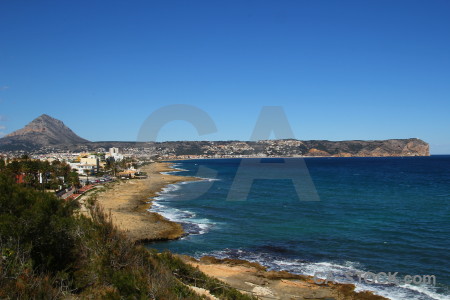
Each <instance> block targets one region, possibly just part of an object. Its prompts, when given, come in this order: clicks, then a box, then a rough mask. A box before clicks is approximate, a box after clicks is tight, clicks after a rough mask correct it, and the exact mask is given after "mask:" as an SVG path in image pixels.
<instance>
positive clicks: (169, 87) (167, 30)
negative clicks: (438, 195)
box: [0, 0, 450, 154]
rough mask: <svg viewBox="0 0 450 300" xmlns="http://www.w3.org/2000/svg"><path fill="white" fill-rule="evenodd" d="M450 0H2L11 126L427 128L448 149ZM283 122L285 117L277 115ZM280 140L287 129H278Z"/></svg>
mask: <svg viewBox="0 0 450 300" xmlns="http://www.w3.org/2000/svg"><path fill="white" fill-rule="evenodd" d="M449 15H450V1H446V0H445V1H439V0H435V1H414V0H407V1H403V0H396V1H390V0H389V1H387V0H377V1H375V0H367V1H359V0H358V1H345V0H344V1H337V0H336V1H331V0H328V1H325V0H318V1H312V0H311V1H300V0H296V1H285V0H284V1H263V0H260V1H243V0H242V1H233V0H228V1H212V0H208V1H195V0H191V1H173V0H167V1H95V0H94V1H93V0H89V1H22V0H16V1H0V135H4V134H8V133H10V132H13V131H14V130H17V129H19V128H21V127H23V126H24V125H26V124H27V123H28V122H30V121H31V120H33V119H34V118H36V117H38V116H39V115H41V114H48V115H50V116H52V117H54V118H57V119H60V120H62V121H63V122H64V123H65V124H66V125H67V126H69V127H70V128H71V129H72V130H73V131H74V132H76V133H77V134H78V135H80V136H81V137H83V138H86V139H89V140H92V141H110V140H122V141H133V140H136V139H137V136H138V133H139V130H140V128H141V126H142V125H143V124H144V122H145V120H146V119H147V118H148V117H149V116H150V115H151V114H152V113H154V112H155V111H157V110H159V109H161V108H164V107H165V106H167V105H173V104H187V105H191V106H193V107H196V108H198V109H200V110H202V111H204V112H205V113H206V114H207V115H208V116H209V117H210V118H211V119H212V120H213V122H214V123H215V125H216V128H217V130H216V132H214V133H209V134H204V135H199V134H198V132H197V130H196V129H195V127H194V126H193V125H192V124H190V123H189V122H187V121H183V120H178V121H177V120H176V121H172V122H169V123H168V124H167V125H165V126H163V127H162V129H161V130H160V131H159V134H158V138H157V140H160V141H163V140H249V139H250V137H251V135H252V132H253V131H254V128H255V125H256V123H257V119H258V116H259V114H260V112H261V110H262V109H263V107H265V106H280V107H281V108H282V109H283V110H284V112H285V114H286V117H287V120H288V122H289V124H290V127H291V128H292V132H293V133H294V136H295V138H298V139H304V140H308V139H327V140H349V139H351V140H352V139H363V140H373V139H389V138H413V137H416V138H421V139H423V140H425V141H426V142H428V143H430V145H431V152H432V153H434V154H450V130H449V129H450V117H449V116H448V114H449V113H450V18H449V17H448V16H449ZM274 122H276V120H274ZM272 137H275V136H274V135H272Z"/></svg>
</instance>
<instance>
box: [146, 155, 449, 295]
mask: <svg viewBox="0 0 450 300" xmlns="http://www.w3.org/2000/svg"><path fill="white" fill-rule="evenodd" d="M296 159H297V158H296ZM298 159H300V158H298ZM294 160H295V159H294ZM258 161H259V160H258ZM304 161H305V162H306V165H307V167H308V170H309V173H310V176H311V178H312V181H313V183H314V186H315V188H316V190H317V193H318V196H319V199H320V201H315V202H308V201H300V200H299V197H298V195H297V193H296V190H295V188H294V186H293V184H292V180H289V179H271V180H269V179H259V178H267V177H268V176H267V173H270V172H273V174H270V175H276V176H274V177H279V178H280V177H282V176H281V175H282V174H293V173H295V171H296V170H293V168H297V167H298V166H296V164H289V163H286V164H285V166H284V167H277V168H272V169H270V168H266V167H264V166H263V165H262V164H261V165H259V166H258V165H257V164H256V165H254V166H252V167H251V168H249V169H247V170H246V172H243V173H241V175H240V177H239V178H240V179H241V180H242V176H248V177H249V178H253V179H255V180H254V182H253V185H252V188H251V190H250V193H249V194H248V196H247V199H246V201H227V195H228V193H229V192H230V187H231V186H232V184H233V180H235V177H236V172H237V170H238V168H239V166H240V164H241V160H239V159H207V160H206V159H205V160H189V161H176V162H175V167H177V168H180V169H182V170H181V171H179V172H177V174H178V175H188V176H199V177H202V178H204V180H202V181H199V182H189V183H180V184H174V185H170V186H168V187H166V188H165V189H164V191H163V192H161V193H160V195H159V196H158V197H157V198H156V201H154V204H153V207H152V210H153V211H157V212H159V213H161V214H163V215H164V216H166V217H167V218H169V219H171V220H175V221H178V222H182V223H183V225H184V227H185V229H186V231H187V232H188V233H189V235H188V236H186V237H184V238H182V239H180V240H177V241H170V242H160V243H154V244H150V245H149V247H152V248H157V249H159V250H164V249H169V250H172V251H174V252H177V253H183V254H189V255H192V256H196V257H200V256H203V255H214V256H217V257H233V258H242V259H247V260H252V261H258V262H260V263H261V264H263V265H266V266H268V267H270V268H272V269H277V270H279V269H284V270H287V271H290V272H294V273H300V274H308V275H314V274H316V273H317V272H321V273H322V274H333V275H335V276H336V278H335V279H336V280H337V281H345V280H347V279H346V278H345V277H343V275H344V274H346V273H347V274H348V273H349V272H355V271H359V272H373V273H379V272H385V273H388V272H392V273H395V272H398V275H397V276H396V278H398V279H399V280H400V281H401V282H400V283H398V284H367V283H364V280H362V282H361V283H359V279H358V278H357V277H354V278H353V279H352V280H354V281H352V283H355V284H356V285H357V287H358V288H359V289H366V290H372V291H375V292H376V293H378V294H380V295H383V296H386V297H389V298H392V299H450V289H449V287H450V156H431V157H410V158H306V159H304ZM262 162H263V163H265V164H270V163H274V162H275V163H283V162H284V160H282V159H281V160H280V159H264V160H263V161H262ZM291 162H292V161H291ZM268 166H269V165H268ZM290 166H291V167H290ZM289 168H291V169H289ZM277 172H278V174H276V173H277ZM205 174H207V176H205ZM242 174H244V175H242ZM269 177H270V176H269ZM288 177H289V176H288ZM244 179H245V178H244ZM300 198H301V195H300ZM405 275H411V276H414V275H420V276H422V278H423V275H434V276H435V277H436V282H437V284H436V286H433V285H430V284H427V285H420V284H404V283H403V278H404V276H405ZM322 277H323V276H322ZM418 280H419V277H418ZM347 282H348V281H347Z"/></svg>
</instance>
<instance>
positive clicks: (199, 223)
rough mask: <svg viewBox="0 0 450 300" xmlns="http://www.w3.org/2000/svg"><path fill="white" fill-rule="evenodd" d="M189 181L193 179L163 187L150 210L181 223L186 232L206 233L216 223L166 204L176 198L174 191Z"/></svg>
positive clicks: (194, 233)
mask: <svg viewBox="0 0 450 300" xmlns="http://www.w3.org/2000/svg"><path fill="white" fill-rule="evenodd" d="M188 183H192V181H183V182H179V183H174V184H169V185H167V186H165V187H164V188H162V189H161V191H160V192H158V193H157V196H156V197H154V198H153V201H152V206H151V208H150V211H151V212H156V213H158V214H160V215H161V216H163V217H164V218H166V219H168V220H170V221H173V222H177V223H181V224H182V226H183V228H184V230H185V232H186V233H187V234H189V235H197V234H205V233H207V232H208V231H209V230H210V229H211V228H212V227H213V226H214V225H215V224H214V223H213V222H212V221H210V220H209V219H206V218H195V217H196V214H195V213H194V212H191V211H189V210H181V209H178V208H175V207H170V206H168V205H165V204H164V203H165V202H170V201H171V200H173V199H174V198H176V194H175V193H174V192H175V191H178V190H179V189H180V188H181V187H182V185H185V184H188Z"/></svg>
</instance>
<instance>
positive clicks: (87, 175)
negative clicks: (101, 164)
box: [83, 169, 91, 184]
mask: <svg viewBox="0 0 450 300" xmlns="http://www.w3.org/2000/svg"><path fill="white" fill-rule="evenodd" d="M83 173H84V174H85V175H86V177H87V179H86V184H88V183H89V174H90V173H91V170H88V169H84V170H83Z"/></svg>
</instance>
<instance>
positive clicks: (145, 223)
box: [97, 162, 199, 243]
mask: <svg viewBox="0 0 450 300" xmlns="http://www.w3.org/2000/svg"><path fill="white" fill-rule="evenodd" d="M170 165H172V163H169V162H155V163H152V164H150V165H147V166H144V167H142V168H141V170H142V171H143V172H147V175H148V178H146V179H132V180H122V181H118V182H116V183H115V184H114V185H113V186H112V187H110V188H106V189H105V190H103V191H102V192H100V194H99V195H98V197H97V203H98V204H99V205H100V206H101V207H102V208H103V210H104V212H105V213H107V214H110V215H111V218H112V221H113V223H114V225H116V226H117V227H118V228H119V229H120V230H121V231H123V232H125V234H126V235H127V236H128V237H129V238H130V239H131V240H132V241H133V242H135V243H145V242H150V241H162V240H173V239H178V238H180V237H183V236H184V235H185V232H184V230H183V228H182V226H181V225H180V224H179V223H176V222H173V221H170V220H168V219H166V218H164V217H163V216H162V215H160V214H158V213H156V212H151V211H149V209H150V208H151V206H152V202H153V201H154V199H153V198H154V197H156V196H157V195H158V193H159V192H161V191H162V189H163V188H164V187H166V186H168V185H170V184H175V183H179V182H186V181H197V180H199V178H196V177H187V176H178V175H172V174H162V172H173V171H176V169H173V168H171V167H170Z"/></svg>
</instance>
